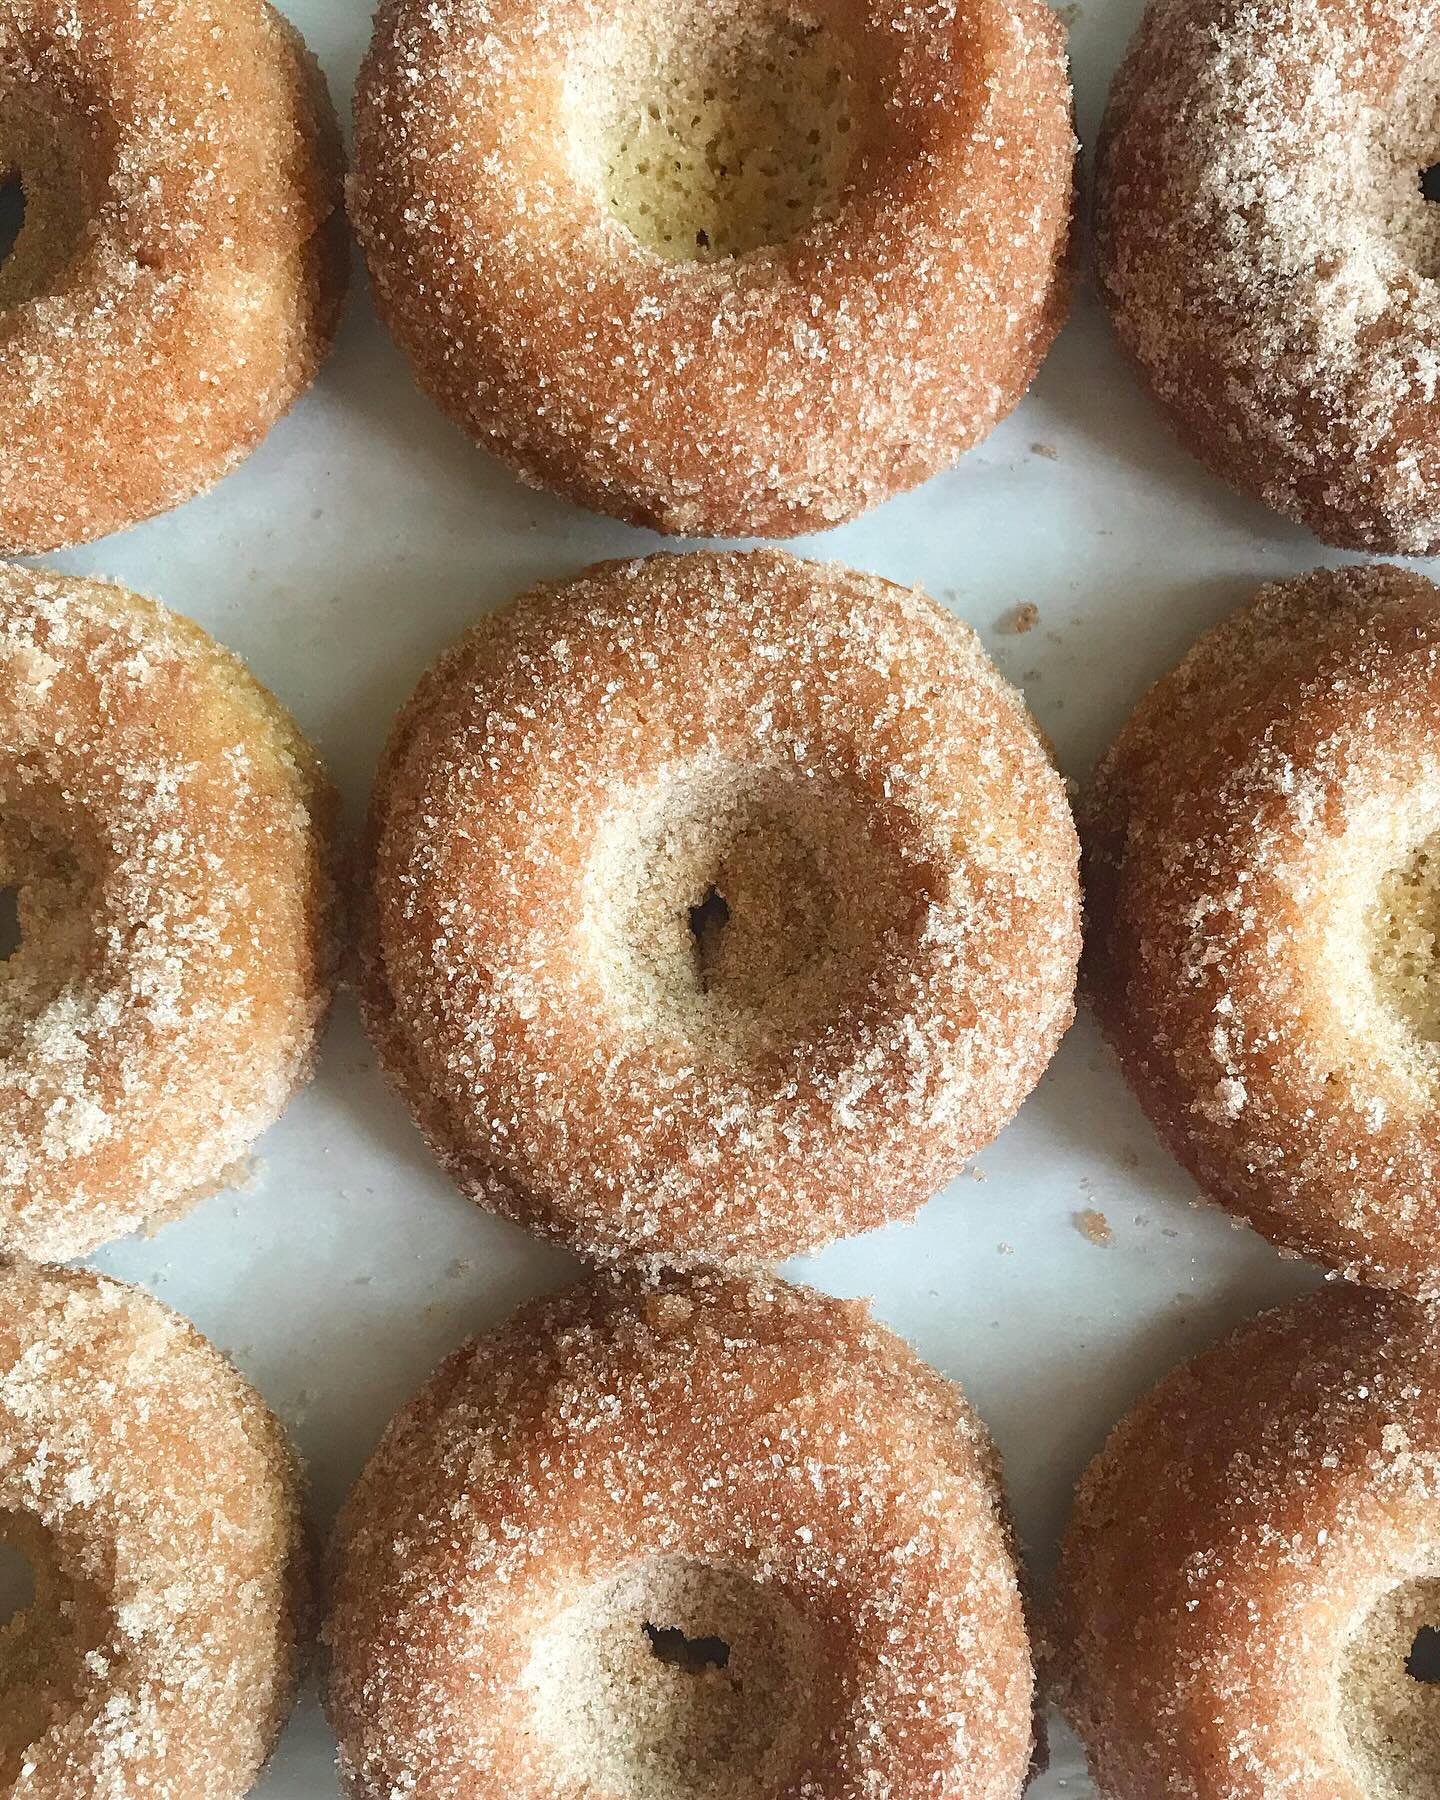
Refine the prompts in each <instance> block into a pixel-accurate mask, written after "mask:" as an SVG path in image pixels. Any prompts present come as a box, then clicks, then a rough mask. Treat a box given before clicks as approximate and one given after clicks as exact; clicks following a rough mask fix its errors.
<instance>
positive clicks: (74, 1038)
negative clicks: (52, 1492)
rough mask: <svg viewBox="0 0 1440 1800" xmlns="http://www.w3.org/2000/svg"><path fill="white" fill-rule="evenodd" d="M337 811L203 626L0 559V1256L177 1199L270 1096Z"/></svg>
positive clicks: (324, 941) (314, 984) (104, 1228)
mask: <svg viewBox="0 0 1440 1800" xmlns="http://www.w3.org/2000/svg"><path fill="white" fill-rule="evenodd" d="M332 811H333V807H332V800H331V793H330V789H329V785H328V782H327V780H326V778H325V776H324V774H323V772H322V770H321V768H320V766H319V764H318V762H317V760H316V758H315V754H314V752H313V751H312V750H311V749H310V747H309V745H308V744H307V743H306V742H305V740H304V739H303V738H302V737H301V735H300V733H299V731H298V729H297V727H296V726H295V724H294V721H293V720H292V719H291V718H290V717H289V715H288V714H287V713H285V712H284V711H283V709H282V708H281V707H280V706H279V704H278V703H277V702H276V701H275V700H274V699H273V698H272V697H271V695H270V694H268V693H267V692H266V691H265V689H263V688H262V687H261V686H260V685H259V683H258V682H256V681H255V680H254V678H253V677H252V676H251V675H250V674H249V673H248V672H247V671H246V669H245V668H244V666H243V664H242V663H241V662H240V661H239V659H238V658H237V657H235V656H233V655H232V654H231V653H230V652H229V651H227V650H223V649H222V648H221V647H220V646H219V645H218V644H216V643H215V642H214V641H213V640H212V639H211V638H209V637H207V636H206V634H205V633H204V632H203V631H201V630H200V629H199V627H198V626H195V625H192V624H191V623H190V622H189V621H188V620H187V619H183V618H180V617H179V616H178V615H176V614H174V613H169V612H166V611H165V610H164V609H163V608H161V607H159V606H156V605H154V604H153V603H152V602H150V601H148V600H142V599H140V598H139V597H138V596H136V595H134V594H129V593H126V592H125V591H124V590H123V589H121V588H117V587H112V586H109V585H108V584H106V583H102V582H96V581H79V580H72V579H68V578H66V577H62V576H55V575H48V574H42V573H36V572H32V571H30V570H27V569H20V568H15V567H0V888H4V889H5V890H6V891H7V892H8V893H10V894H11V896H12V897H13V900H14V904H15V910H16V913H17V916H18V936H19V944H18V948H17V947H13V946H7V948H11V949H12V952H13V953H12V954H10V955H9V957H8V960H6V961H4V962H3V963H0V1254H7V1253H8V1254H12V1255H16V1254H24V1255H28V1256H33V1257H44V1258H46V1259H50V1260H60V1259H63V1258H67V1257H72V1256H79V1255H83V1254H85V1253H86V1252H88V1251H89V1250H91V1249H93V1248H94V1247H95V1245H96V1244H98V1243H100V1242H102V1241H103V1240H104V1239H106V1238H109V1237H115V1236H117V1235H119V1234H120V1233H122V1232H126V1231H131V1230H133V1229H135V1227H137V1226H139V1225H141V1224H143V1223H146V1222H147V1221H149V1222H154V1221H158V1220H161V1219H164V1218H168V1217H171V1216H173V1215H174V1214H175V1213H177V1212H180V1211H183V1210H184V1209H185V1208H186V1207H187V1206H188V1205H190V1204H191V1203H192V1202H193V1201H195V1200H197V1199H199V1198H201V1197H202V1195H204V1194H207V1193H210V1192H212V1191H213V1190H215V1189H216V1188H218V1187H220V1186H223V1185H224V1183H225V1181H226V1180H227V1179H228V1178H229V1177H231V1176H232V1175H233V1174H234V1173H235V1171H236V1167H237V1165H238V1164H239V1163H240V1161H241V1160H242V1159H243V1157H244V1156H245V1154H246V1152H247V1151H248V1150H249V1148H250V1146H251V1144H252V1143H253V1141H254V1140H255V1138H256V1137H257V1136H258V1135H259V1134H260V1132H261V1131H263V1130H264V1129H265V1127H266V1126H267V1125H269V1124H270V1123H271V1122H272V1121H273V1120H274V1119H275V1118H276V1117H277V1116H278V1115H279V1113H280V1112H281V1110H282V1109H283V1108H284V1106H285V1103H286V1102H287V1101H288V1100H289V1098H290V1095H291V1093H292V1092H293V1091H294V1089H295V1088H296V1086H297V1085H298V1084H299V1083H300V1081H301V1080H303V1079H304V1078H305V1076H306V1075H308V1073H309V1069H310V1062H311V1056H312V1050H313V1046H314V1040H315V1034H316V1031H317V1029H318V1027H319V1024H320V1021H321V1019H322V1018H323V1016H324V1013H325V1010H326V1007H327V1005H328V1002H329V995H330V987H331V980H332V971H333V962H334V954H333V944H332V941H331V920H330V912H331V885H330V878H329V852H328V846H327V834H328V831H329V826H330V820H331V814H332Z"/></svg>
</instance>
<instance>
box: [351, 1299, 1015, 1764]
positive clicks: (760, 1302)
mask: <svg viewBox="0 0 1440 1800" xmlns="http://www.w3.org/2000/svg"><path fill="white" fill-rule="evenodd" d="M332 1582H333V1595H332V1601H333V1605H332V1611H331V1616H330V1619H329V1623H328V1625H327V1627H326V1631H325V1637H326V1644H327V1650H328V1653H329V1659H330V1675H329V1694H328V1708H329V1712H330V1717H331V1720H332V1722H333V1723H334V1725H335V1727H336V1730H337V1732H338V1734H339V1737H340V1746H341V1749H340V1767H341V1772H342V1776H343V1778H344V1780H345V1782H346V1784H347V1787H348V1791H349V1793H350V1794H351V1795H352V1796H353V1797H354V1800H382V1796H384V1797H386V1800H388V1796H390V1795H393V1794H409V1793H414V1794H424V1795H425V1796H426V1797H427V1800H462V1797H463V1800H539V1797H540V1796H545V1797H546V1800H579V1797H580V1796H581V1795H587V1796H599V1795H604V1796H605V1797H606V1800H662V1797H664V1800H780V1797H781V1796H797V1797H798V1796H802V1795H803V1796H807V1797H809V1800H831V1797H832V1796H833V1797H834V1800H839V1797H840V1796H842V1795H843V1796H845V1797H846V1800H859V1796H861V1795H864V1796H867V1797H868V1800H913V1797H914V1796H916V1795H920V1794H926V1795H934V1796H936V1800H941V1797H944V1796H950V1797H953V1800H960V1796H962V1795H963V1796H964V1797H965V1800H1002V1797H1004V1800H1016V1797H1017V1796H1018V1795H1019V1794H1020V1792H1021V1790H1022V1788H1023V1787H1024V1784H1025V1778H1026V1774H1027V1771H1028V1769H1029V1765H1030V1760H1031V1755H1032V1750H1033V1748H1034V1737H1033V1716H1032V1696H1033V1675H1032V1669H1031V1660H1030V1652H1029V1647H1028V1640H1027V1635H1026V1627H1025V1619H1024V1612H1023V1608H1022V1604H1021V1597H1020V1592H1019V1588H1018V1584H1017V1579H1016V1572H1015V1564H1014V1560H1013V1557H1012V1552H1011V1545H1010V1537H1009V1528H1008V1525H1007V1523H1006V1520H1005V1517H1004V1513H1003V1503H1002V1500H1001V1495H1000V1485H999V1469H998V1463H997V1461H996V1458H995V1454H994V1451H993V1449H992V1447H991V1444H990V1441H989V1438H988V1437H987V1435H986V1433H985V1431H984V1428H983V1427H982V1426H981V1425H980V1424H979V1423H978V1421H977V1420H976V1419H975V1417H974V1415H973V1414H972V1413H971V1412H970V1410H969V1408H968V1406H967V1405H966V1403H965V1401H964V1399H963V1397H962V1396H961V1395H960V1393H959V1391H958V1390H957V1389H956V1388H954V1387H952V1386H951V1385H950V1384H949V1383H948V1382H945V1381H943V1380H942V1379H941V1378H940V1377H939V1376H938V1375H936V1374H935V1373H934V1372H933V1371H932V1370H930V1369H928V1368H926V1367H925V1365H924V1364H923V1363H921V1362H920V1361H919V1359H918V1358H917V1357H916V1356H915V1355H914V1354H913V1352H912V1351H910V1350H909V1349H908V1347H907V1346H905V1345H904V1344H902V1343H901V1342H900V1341H899V1340H898V1339H897V1338H895V1337H893V1336H892V1335H891V1334H890V1333H889V1332H888V1331H886V1330H884V1329H883V1328H881V1327H879V1326H876V1325H874V1324H872V1323H870V1321H869V1319H868V1316H867V1314H866V1310H865V1308H864V1307H863V1306H862V1305H859V1304H856V1303H854V1302H842V1301H836V1300H831V1299H827V1298H824V1297H822V1296H820V1295H818V1294H813V1293H810V1292H808V1291H807V1290H804V1289H799V1288H792V1287H789V1286H788V1285H786V1284H785V1283H783V1282H779V1281H774V1280H768V1279H767V1280H764V1281H760V1282H754V1283H751V1282H745V1281H724V1280H719V1279H716V1278H714V1277H700V1278H698V1279H691V1280H688V1281H687V1280H684V1279H671V1280H669V1281H668V1282H667V1283H666V1284H665V1285H664V1286H662V1287H660V1288H658V1289H656V1288H650V1289H646V1288H643V1287H641V1286H638V1285H637V1286H626V1285H617V1286H614V1287H611V1286H609V1285H608V1284H605V1283H603V1282H597V1283H594V1284H590V1285H585V1286H581V1287H578V1288H575V1289H572V1290H571V1291H569V1292H568V1293H565V1294H562V1295H560V1296H558V1297H554V1298H550V1299H544V1300H540V1301H536V1302H532V1303H531V1304H530V1305H528V1306H526V1307H523V1308H522V1309H521V1310H520V1311H519V1312H518V1313H517V1314H516V1315H515V1316H514V1317H513V1318H512V1319H511V1320H510V1321H509V1322H508V1323H507V1324H506V1325H505V1326H503V1327H502V1328H501V1329H500V1330H499V1331H497V1332H494V1333H492V1334H490V1335H488V1336H485V1337H481V1338H478V1339H476V1340H475V1341H474V1342H472V1343H470V1344H468V1345H466V1346H465V1347H464V1348H463V1349H461V1350H459V1351H457V1352H456V1353H455V1354H454V1355H453V1356H452V1357H451V1358H450V1359H449V1360H448V1361H447V1362H445V1363H444V1364H442V1365H441V1367H440V1369H439V1370H438V1371H437V1373H436V1375H435V1376H434V1377H433V1379H432V1380H431V1381H430V1383H429V1385H428V1386H427V1387H426V1388H424V1389H423V1390H422V1392H421V1393H420V1394H419V1395H418V1396H417V1398H416V1399H415V1400H414V1401H413V1402H412V1403H411V1404H410V1405H409V1406H408V1407H406V1408H405V1409H404V1411H402V1412H401V1413H400V1415H399V1416H398V1417H397V1418H396V1419H395V1421H394V1422H393V1423H392V1424H391V1426H390V1428H389V1430H388V1431H387V1432H386V1434H385V1437H384V1439H383V1441H382V1443H381V1445H380V1448H379V1450H378V1451H377V1452H376V1454H375V1456H374V1458H373V1459H372V1460H371V1462H370V1464H369V1466H368V1468H367V1469H366V1471H365V1473H364V1475H363V1476H362V1477H361V1480H360V1484H359V1486H358V1487H357V1489H356V1491H355V1493H354V1495H353V1496H352V1497H351V1499H350V1501H349V1503H348V1504H347V1506H346V1508H345V1510H344V1512H343V1513H342V1515H341V1520H340V1524H339V1528H338V1532H337V1537H336V1543H335V1549H334V1553H333V1567H332Z"/></svg>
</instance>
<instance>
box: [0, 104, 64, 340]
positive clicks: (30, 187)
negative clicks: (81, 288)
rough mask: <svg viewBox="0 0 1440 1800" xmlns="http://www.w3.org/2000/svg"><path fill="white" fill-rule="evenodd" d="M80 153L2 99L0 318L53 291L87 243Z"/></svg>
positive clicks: (53, 127) (52, 124)
mask: <svg viewBox="0 0 1440 1800" xmlns="http://www.w3.org/2000/svg"><path fill="white" fill-rule="evenodd" d="M76 151H77V146H76V145H75V144H74V143H72V142H70V141H69V139H68V137H67V134H66V133H65V132H64V130H63V129H61V128H59V127H57V123H56V120H55V119H54V118H53V117H52V116H50V115H49V114H48V113H47V114H45V115H44V116H43V117H37V116H36V114H35V109H34V107H33V105H30V104H25V103H17V102H16V100H15V97H14V96H13V95H7V94H5V93H3V92H0V312H3V311H5V310H6V309H7V308H9V307H12V306H18V305H20V304H21V303H22V302H23V301H26V300H33V299H35V298H37V297H38V296H39V295H41V294H44V293H47V292H49V291H50V290H51V289H52V288H54V287H55V286H56V285H57V284H58V282H59V280H60V278H61V276H62V275H63V273H64V270H65V268H66V266H67V265H68V264H69V262H70V261H71V260H72V258H73V257H74V255H75V253H76V251H77V249H78V248H79V246H80V243H81V240H82V238H83V236H84V228H85V206H84V192H83V185H82V181H81V176H80V165H79V159H78V156H77V154H76Z"/></svg>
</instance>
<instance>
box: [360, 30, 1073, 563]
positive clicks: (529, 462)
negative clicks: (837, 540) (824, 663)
mask: <svg viewBox="0 0 1440 1800" xmlns="http://www.w3.org/2000/svg"><path fill="white" fill-rule="evenodd" d="M1073 152H1074V140H1073V134H1072V132H1071V129H1070V113H1069V79H1068V73H1067V70H1066V64H1065V51H1064V34H1063V31H1062V29H1061V28H1060V27H1059V25H1058V22H1057V21H1056V20H1055V18H1054V16H1053V14H1052V13H1051V12H1050V10H1049V9H1048V8H1047V7H1045V6H1043V5H1038V4H1035V0H926V3H924V4H918V3H917V0H785V3H784V4H778V5H777V4H775V3H774V0H725V3H724V4H714V3H712V0H442V3H441V4H439V5H432V4H429V3H428V0H387V3H386V4H385V5H384V6H382V7H381V9H380V13H379V17H378V19H377V26H376V35H375V39H374V43H373V45H372V48H371V51H370V54H369V56H368V58H367V60H366V64H365V67H364V69H363V71H362V75H361V82H360V89H359V95H358V100H357V108H356V170H357V173H356V176H355V177H354V179H353V182H352V190H351V198H352V213H353V216H354V218H355V222H356V230H357V234H358V236H359V237H360V240H361V243H362V245H363V246H364V248H365V249H366V252H367V256H368V257H369V260H370V264H371V270H372V275H373V277H374V280H375V283H376V287H377V292H378V295H379V298H380V301H381V305H382V309H383V310H384V311H385V312H386V315H387V317H388V318H389V319H390V321H391V322H392V324H393V325H395V326H396V328H397V330H398V332H399V335H400V336H401V339H402V341H403V342H404V343H405V345H406V347H407V349H408V350H409V352H410V354H411V355H412V356H413V357H414V358H415V360H416V362H417V364H418V365H419V366H420V368H421V371H422V376H423V377H424V378H425V379H426V380H427V383H428V384H429V385H431V386H432V387H433V388H434V389H435V391H436V393H437V397H438V398H439V399H440V400H441V403H442V404H444V405H445V406H447V408H448V409H449V410H451V411H452V412H454V413H456V414H457V415H458V416H459V417H461V418H462V419H463V420H464V421H465V422H466V424H467V425H468V426H469V427H470V428H471V429H478V430H479V431H480V432H481V433H482V435H484V436H485V438H486V441H487V442H490V443H492V444H493V446H494V447H496V448H497V449H499V451H500V452H501V454H503V455H505V456H506V457H507V458H509V459H510V460H512V461H513V462H514V463H515V464H516V465H517V466H518V467H519V468H520V470H521V471H522V473H525V474H528V475H529V476H530V477H531V478H532V479H546V480H549V481H551V482H552V483H554V484H556V485H558V486H560V487H561V488H562V490H563V491H572V490H576V489H578V490H580V491H581V492H582V493H583V495H584V496H585V497H586V498H587V501H588V503H590V504H594V505H601V506H605V507H606V508H607V509H610V510H615V511H618V512H619V513H620V514H621V515H622V516H629V517H633V518H635V519H636V520H637V522H642V521H643V522H649V523H657V524H659V525H660V527H661V528H662V529H665V530H669V531H677V532H679V531H685V532H690V533H703V534H708V535H713V536H722V535H736V536H738V535H748V534H750V533H751V532H754V531H761V532H765V533H769V534H785V535H788V534H790V533H793V532H794V531H796V530H800V529H808V528H818V527H819V526H821V525H823V524H825V523H831V524H833V523H836V522H838V521H839V519H841V518H843V517H848V516H851V515H852V514H853V513H854V512H856V511H859V510H861V509H862V507H864V506H867V505H871V504H874V503H875V502H876V501H878V500H880V499H883V498H885V497H886V496H887V494H889V493H890V492H892V491H893V490H894V488H895V486H896V484H897V482H901V483H904V484H906V485H908V484H909V483H911V482H913V481H915V480H918V479H922V478H923V475H924V474H928V473H931V472H933V471H934V470H935V469H936V468H938V467H941V466H943V465H944V464H945V463H947V462H949V461H953V460H954V458H955V457H956V456H957V455H958V454H959V453H960V451H961V450H963V449H965V448H967V447H968V445H969V444H970V443H971V442H973V441H974V440H975V438H976V437H978V436H979V435H980V434H981V433H982V432H983V431H984V430H986V429H988V428H989V426H990V425H991V424H993V423H994V421H995V418H996V416H997V415H998V413H999V412H1001V411H1004V410H1008V409H1009V407H1010V406H1011V405H1013V404H1014V400H1015V398H1016V394H1017V392H1018V391H1019V390H1021V389H1023V386H1024V384H1025V383H1026V382H1028V380H1029V379H1030V377H1031V375H1032V374H1033V371H1034V364H1035V362H1036V361H1038V357H1039V355H1040V354H1041V353H1042V349H1043V345H1044V344H1047V343H1048V341H1049V338H1050V336H1051V335H1052V333H1053V330H1054V328H1055V323H1056V319H1057V317H1058V314H1059V311H1060V310H1061V308H1062V306H1063V293H1062V289H1063V285H1064V284H1063V281H1061V280H1060V279H1059V276H1060V265H1061V264H1062V263H1063V258H1064V246H1065V243H1066V241H1067V238H1068V222H1069V211H1070V199H1071V188H1072V176H1071V164H1072V160H1073ZM797 421H801V422H802V423H800V424H799V428H798V429H797ZM697 439H698V440H699V441H700V443H701V444H703V445H704V446H708V448H709V456H708V458H703V459H702V458H700V457H697V455H696V452H695V445H696V441H697ZM837 461H838V463H839V464H840V465H841V472H840V473H839V474H837V472H836V468H835V466H834V465H835V464H836V463H837ZM637 495H640V496H645V497H646V498H645V500H644V503H643V504H640V503H638V502H637V498H636V496H637Z"/></svg>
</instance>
